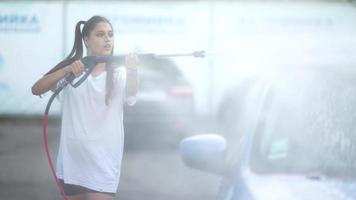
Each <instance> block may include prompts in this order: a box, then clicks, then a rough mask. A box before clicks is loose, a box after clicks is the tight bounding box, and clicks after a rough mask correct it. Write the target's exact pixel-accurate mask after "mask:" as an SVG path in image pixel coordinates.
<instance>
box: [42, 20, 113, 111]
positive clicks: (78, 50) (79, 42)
mask: <svg viewBox="0 0 356 200" xmlns="http://www.w3.org/2000/svg"><path fill="white" fill-rule="evenodd" d="M100 22H106V23H108V24H109V25H110V26H111V29H113V26H112V24H111V23H110V21H109V20H108V19H106V18H105V17H102V16H93V17H91V18H90V19H89V20H88V21H79V22H78V23H77V25H76V26H75V37H74V45H73V48H72V51H71V52H70V53H69V55H68V56H67V57H66V58H65V59H64V60H62V61H61V62H60V63H58V64H57V65H56V66H54V68H52V69H51V70H50V71H49V72H47V73H46V74H45V75H47V74H50V73H53V72H55V71H57V70H59V69H61V68H63V67H65V66H68V65H70V64H72V63H73V62H74V61H76V60H79V59H81V58H82V57H83V40H84V37H88V36H89V34H90V32H91V31H92V30H93V29H94V28H95V26H96V25H97V24H98V23H100ZM82 24H83V25H84V26H83V30H82V31H81V30H80V26H81V25H82ZM113 52H114V49H113V51H112V52H111V55H113ZM111 65H112V63H108V64H107V65H106V72H107V76H106V95H105V104H106V105H109V103H110V99H111V97H112V96H113V94H114V73H113V72H114V71H113V69H114V68H113V67H112V66H111Z"/></svg>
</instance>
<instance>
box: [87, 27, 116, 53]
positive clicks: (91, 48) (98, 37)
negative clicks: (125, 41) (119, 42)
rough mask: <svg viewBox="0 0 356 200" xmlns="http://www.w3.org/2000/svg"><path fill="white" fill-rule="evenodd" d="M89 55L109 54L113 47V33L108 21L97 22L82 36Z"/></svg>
mask: <svg viewBox="0 0 356 200" xmlns="http://www.w3.org/2000/svg"><path fill="white" fill-rule="evenodd" d="M84 41H85V43H86V46H87V48H88V55H89V56H106V55H111V52H112V50H113V47H114V33H113V30H112V28H111V26H110V24H109V23H106V22H99V23H97V24H96V26H95V28H94V29H93V30H92V31H91V32H90V33H89V35H88V36H87V37H85V38H84Z"/></svg>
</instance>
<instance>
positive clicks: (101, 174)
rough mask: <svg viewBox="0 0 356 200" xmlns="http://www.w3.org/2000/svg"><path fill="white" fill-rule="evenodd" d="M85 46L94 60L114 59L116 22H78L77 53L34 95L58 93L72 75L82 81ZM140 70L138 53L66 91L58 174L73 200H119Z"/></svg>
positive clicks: (42, 81)
mask: <svg viewBox="0 0 356 200" xmlns="http://www.w3.org/2000/svg"><path fill="white" fill-rule="evenodd" d="M82 24H84V26H83V29H82V31H81V25H82ZM82 42H84V44H85V47H86V49H87V54H88V56H95V55H96V56H98V55H99V56H105V55H112V54H113V49H114V32H113V27H112V25H111V23H110V22H109V21H108V20H107V19H106V18H104V17H100V16H93V17H92V18H90V19H89V20H88V21H86V22H84V21H80V22H78V23H77V25H76V31H75V42H74V47H73V50H72V52H71V53H70V55H69V56H68V57H67V59H65V60H64V61H62V62H60V63H59V64H58V65H57V66H56V67H55V68H54V69H52V70H51V71H49V72H48V73H47V74H46V75H45V76H43V77H42V78H41V79H40V80H38V81H37V82H36V83H35V84H34V85H33V87H32V93H33V94H34V95H41V94H43V93H45V92H47V91H48V90H50V89H52V90H55V89H56V88H57V87H59V86H60V85H61V84H63V82H64V79H65V77H66V76H68V75H69V74H71V73H73V74H74V75H75V76H76V77H77V78H78V79H79V78H80V76H82V74H83V71H84V65H83V63H82V62H81V61H80V58H82V56H83V44H82ZM137 66H138V57H137V55H136V54H129V55H127V56H126V57H125V66H124V67H121V66H115V65H114V64H105V63H99V64H97V65H96V66H95V67H94V69H93V71H92V73H91V74H90V75H89V77H88V78H87V79H86V80H85V81H84V82H83V83H82V84H81V85H80V86H79V87H77V88H73V87H71V86H67V87H65V88H64V89H63V91H62V92H61V94H60V95H61V96H60V98H59V99H60V101H61V103H62V125H61V137H60V145H59V151H58V157H57V172H56V173H57V176H58V177H59V179H60V181H61V182H62V185H63V188H64V192H65V194H66V196H67V198H68V199H70V200H94V199H95V200H104V199H105V200H106V199H114V196H115V193H116V191H117V187H118V183H119V177H120V168H121V160H122V154H123V145H124V144H123V142H124V128H123V104H124V103H128V104H129V105H133V104H134V103H135V101H136V99H135V95H136V93H137V91H138V74H137Z"/></svg>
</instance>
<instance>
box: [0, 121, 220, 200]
mask: <svg viewBox="0 0 356 200" xmlns="http://www.w3.org/2000/svg"><path fill="white" fill-rule="evenodd" d="M58 131H59V124H58V121H56V120H52V121H50V124H49V127H48V133H49V136H48V137H49V138H48V139H49V142H50V146H51V148H52V154H53V152H56V148H57V145H58V135H57V134H58ZM41 134H42V121H41V119H38V120H17V119H11V120H4V119H2V120H0V199H9V200H10V199H11V200H23V199H30V200H31V199H36V200H45V199H46V200H48V199H60V196H59V195H58V192H57V189H56V187H55V183H54V181H53V178H52V177H51V173H50V170H49V168H48V164H47V160H46V157H45V153H44V149H43V145H42V135H41ZM54 156H55V155H54ZM217 180H218V178H217V177H215V176H214V175H210V174H206V173H204V172H200V171H198V170H193V169H190V168H187V167H185V166H184V165H183V163H182V161H181V160H180V157H179V154H178V151H177V149H176V148H171V149H161V150H159V149H155V150H150V149H149V148H146V149H138V150H134V149H131V150H127V151H126V152H125V154H124V161H123V169H122V177H121V183H120V186H119V192H118V196H117V199H120V200H142V199H145V200H178V199H182V200H212V199H213V196H214V195H213V194H214V192H215V190H216V186H217V185H216V182H217Z"/></svg>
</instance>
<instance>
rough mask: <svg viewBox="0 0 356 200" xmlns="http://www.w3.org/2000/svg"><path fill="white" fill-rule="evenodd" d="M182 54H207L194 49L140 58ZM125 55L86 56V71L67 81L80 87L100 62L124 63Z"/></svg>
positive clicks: (147, 56) (70, 77)
mask: <svg viewBox="0 0 356 200" xmlns="http://www.w3.org/2000/svg"><path fill="white" fill-rule="evenodd" d="M180 56H193V57H200V58H203V57H204V56H205V52H204V51H194V52H193V53H185V54H153V53H147V54H138V57H139V58H167V57H180ZM124 59H125V56H124V55H117V56H86V57H83V58H82V59H81V61H82V63H83V64H84V66H85V70H84V71H85V73H84V75H83V76H82V77H81V78H80V79H79V80H78V81H77V82H76V83H73V80H74V79H75V76H74V74H72V73H71V74H70V75H69V76H68V77H66V81H67V82H68V83H70V85H71V86H72V87H75V88H76V87H78V86H79V85H80V84H82V83H83V82H84V81H85V79H87V78H88V76H89V75H90V73H91V72H92V71H93V69H94V67H95V66H96V65H97V64H98V63H115V64H118V65H120V64H123V63H124Z"/></svg>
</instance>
